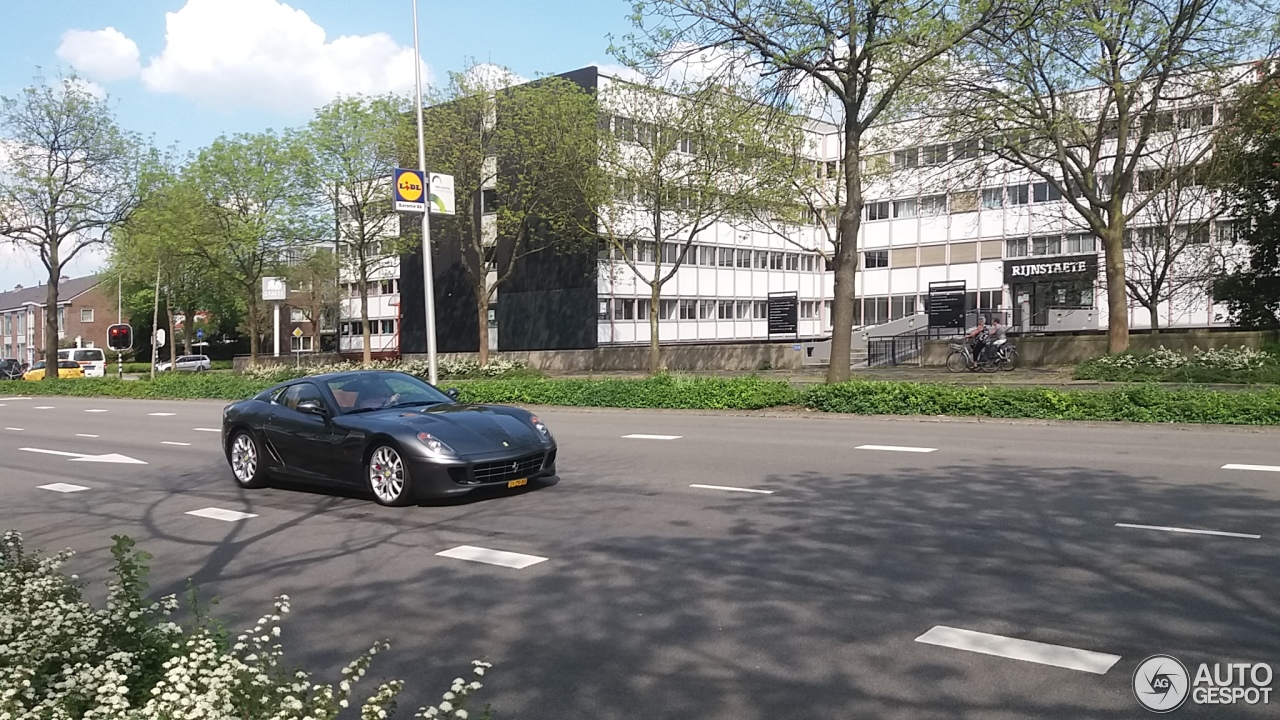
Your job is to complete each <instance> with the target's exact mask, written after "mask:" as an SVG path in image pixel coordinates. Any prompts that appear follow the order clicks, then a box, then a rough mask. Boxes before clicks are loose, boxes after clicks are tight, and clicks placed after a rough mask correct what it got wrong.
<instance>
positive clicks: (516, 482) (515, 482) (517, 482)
mask: <svg viewBox="0 0 1280 720" xmlns="http://www.w3.org/2000/svg"><path fill="white" fill-rule="evenodd" d="M528 484H529V478H520V479H519V480H512V481H511V482H509V483H507V487H509V488H513V487H520V486H522V485H528Z"/></svg>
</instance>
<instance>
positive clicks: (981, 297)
mask: <svg viewBox="0 0 1280 720" xmlns="http://www.w3.org/2000/svg"><path fill="white" fill-rule="evenodd" d="M1003 295H1004V293H1003V292H1001V291H1000V290H983V291H982V292H980V293H978V307H979V308H980V309H982V310H998V309H999V308H1000V301H1001V300H1002V299H1003Z"/></svg>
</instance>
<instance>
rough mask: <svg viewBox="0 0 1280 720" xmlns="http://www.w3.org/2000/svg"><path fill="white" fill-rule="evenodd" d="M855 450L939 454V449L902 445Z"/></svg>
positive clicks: (857, 448) (872, 446)
mask: <svg viewBox="0 0 1280 720" xmlns="http://www.w3.org/2000/svg"><path fill="white" fill-rule="evenodd" d="M854 450H885V451H888V452H908V453H931V452H937V451H938V448H927V447H905V446H902V445H859V446H858V447H856V448H854Z"/></svg>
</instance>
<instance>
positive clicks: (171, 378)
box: [0, 373, 1280, 425]
mask: <svg viewBox="0 0 1280 720" xmlns="http://www.w3.org/2000/svg"><path fill="white" fill-rule="evenodd" d="M270 385H271V383H270V382H267V381H262V380H254V379H251V378H246V377H243V376H239V375H225V374H209V373H206V374H203V375H165V376H161V377H159V378H157V379H156V380H154V381H149V380H137V381H123V382H122V381H118V380H115V379H113V378H107V379H92V380H63V381H41V382H31V383H24V382H7V383H0V394H4V395H72V396H81V397H94V396H100V397H127V398H155V399H183V398H206V399H221V400H238V399H242V398H246V397H249V396H251V395H253V394H254V393H257V392H259V391H261V390H263V389H265V388H267V387H269V386H270ZM442 385H446V386H456V387H458V388H459V389H460V390H461V397H462V400H463V401H466V402H475V403H504V404H517V405H520V404H530V405H560V406H568V407H613V408H668V409H710V410H759V409H764V408H771V407H781V406H795V405H801V406H805V407H808V408H810V409H812V410H818V411H822V412H831V413H848V414H861V415H952V416H969V417H993V418H1040V419H1051V420H1123V421H1130V422H1151V423H1207V424H1230V425H1280V389H1268V390H1265V391H1254V392H1217V391H1212V390H1197V389H1185V390H1184V389H1177V390H1169V389H1165V388H1161V387H1158V386H1155V385H1129V386H1124V387H1118V388H1114V389H1106V390H1056V389H1046V388H1015V387H992V386H979V387H972V386H967V387H966V386H959V385H946V384H929V383H911V382H879V381H853V382H848V383H843V384H840V385H819V386H814V387H809V388H806V389H797V388H795V387H793V386H791V385H789V384H788V383H786V382H784V381H781V380H765V379H762V378H758V377H752V376H748V377H737V378H684V377H673V376H666V375H663V376H658V377H653V378H646V379H643V380H624V379H608V380H579V379H568V380H551V379H543V378H523V379H501V380H462V381H456V382H454V381H449V382H445V383H442Z"/></svg>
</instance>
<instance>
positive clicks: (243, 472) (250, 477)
mask: <svg viewBox="0 0 1280 720" xmlns="http://www.w3.org/2000/svg"><path fill="white" fill-rule="evenodd" d="M231 473H232V474H233V475H234V476H235V478H236V484H237V485H239V486H240V487H242V488H250V489H252V488H260V487H266V485H267V471H266V470H265V469H264V468H263V467H262V453H261V452H260V451H259V449H258V441H257V440H254V439H253V435H250V434H249V432H248V431H246V430H239V431H237V432H236V434H235V436H234V437H232V438H231Z"/></svg>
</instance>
